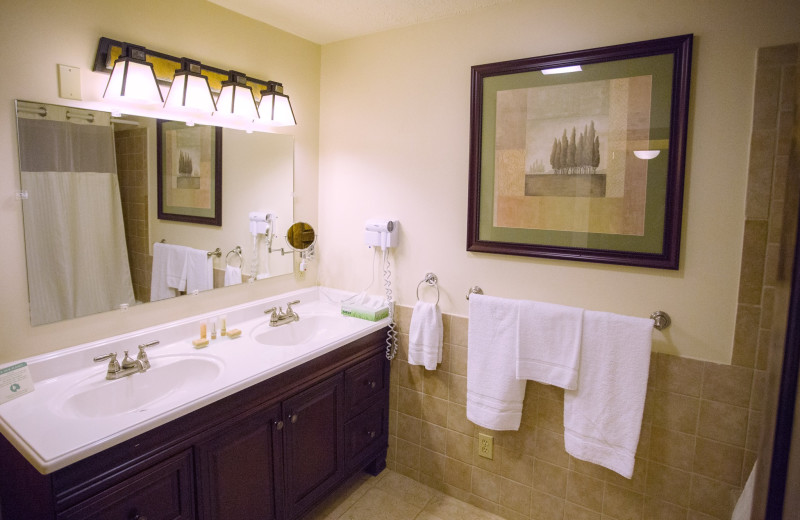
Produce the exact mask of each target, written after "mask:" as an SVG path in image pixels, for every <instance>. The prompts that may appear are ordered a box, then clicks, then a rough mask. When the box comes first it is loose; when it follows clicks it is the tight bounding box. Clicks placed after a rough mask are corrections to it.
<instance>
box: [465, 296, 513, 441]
mask: <svg viewBox="0 0 800 520" xmlns="http://www.w3.org/2000/svg"><path fill="white" fill-rule="evenodd" d="M518 318H519V303H518V302H517V301H515V300H507V299H503V298H495V297H492V296H484V295H480V294H472V295H470V297H469V326H468V329H467V333H468V338H467V341H468V344H469V345H468V349H467V419H469V420H470V421H472V422H473V423H475V424H477V425H478V426H483V427H484V428H489V429H490V430H518V429H519V424H520V420H521V419H522V400H523V398H524V397H525V384H526V383H527V381H525V380H518V379H517V378H516V356H517V354H516V350H517V349H516V344H517V329H518V324H517V321H518Z"/></svg>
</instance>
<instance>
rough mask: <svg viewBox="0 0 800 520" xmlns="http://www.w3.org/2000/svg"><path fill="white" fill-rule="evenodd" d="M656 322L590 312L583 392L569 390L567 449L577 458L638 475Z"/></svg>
mask: <svg viewBox="0 0 800 520" xmlns="http://www.w3.org/2000/svg"><path fill="white" fill-rule="evenodd" d="M652 334H653V320H648V319H644V318H633V317H629V316H620V315H618V314H611V313H607V312H595V311H584V313H583V334H582V338H583V339H582V342H581V358H580V369H579V375H578V389H577V390H565V391H564V445H565V447H566V450H567V453H569V454H570V455H572V456H573V457H575V458H578V459H581V460H585V461H588V462H592V463H595V464H599V465H601V466H605V467H606V468H608V469H610V470H612V471H616V472H617V473H619V474H620V475H622V476H623V477H626V478H631V477H632V476H633V465H634V457H635V455H636V447H637V445H638V444H639V434H640V433H641V429H642V412H643V411H644V399H645V393H646V392H647V378H648V376H649V368H650V349H651V343H652V341H651V339H652Z"/></svg>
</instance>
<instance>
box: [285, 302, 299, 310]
mask: <svg viewBox="0 0 800 520" xmlns="http://www.w3.org/2000/svg"><path fill="white" fill-rule="evenodd" d="M298 303H300V300H295V301H293V302H289V303H287V304H286V312H289V311H291V310H292V305H297V304H298Z"/></svg>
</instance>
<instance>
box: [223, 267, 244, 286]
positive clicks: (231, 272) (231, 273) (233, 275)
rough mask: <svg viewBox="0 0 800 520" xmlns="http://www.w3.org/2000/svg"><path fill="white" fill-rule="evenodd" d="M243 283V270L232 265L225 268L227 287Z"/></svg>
mask: <svg viewBox="0 0 800 520" xmlns="http://www.w3.org/2000/svg"><path fill="white" fill-rule="evenodd" d="M240 283H242V268H241V267H234V266H232V265H228V266H225V282H224V284H225V287H228V286H229V285H238V284H240Z"/></svg>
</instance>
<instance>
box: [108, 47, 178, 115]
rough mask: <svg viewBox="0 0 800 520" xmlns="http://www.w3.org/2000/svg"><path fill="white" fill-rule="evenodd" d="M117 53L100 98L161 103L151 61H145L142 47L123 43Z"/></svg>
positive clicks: (120, 101)
mask: <svg viewBox="0 0 800 520" xmlns="http://www.w3.org/2000/svg"><path fill="white" fill-rule="evenodd" d="M120 52H121V54H120V57H119V58H118V59H117V60H116V61H114V67H113V69H112V70H111V77H110V78H108V83H107V84H106V90H105V92H103V99H105V100H107V101H112V102H116V103H126V104H127V103H132V104H140V105H160V104H161V103H163V102H164V98H162V97H161V89H159V88H158V81H157V80H156V74H155V72H154V71H153V64H152V63H148V62H147V61H146V60H147V53H146V51H145V48H144V47H140V46H138V45H129V44H124V45H123V47H122V49H121V51H120Z"/></svg>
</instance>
